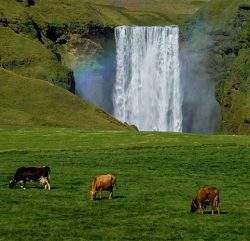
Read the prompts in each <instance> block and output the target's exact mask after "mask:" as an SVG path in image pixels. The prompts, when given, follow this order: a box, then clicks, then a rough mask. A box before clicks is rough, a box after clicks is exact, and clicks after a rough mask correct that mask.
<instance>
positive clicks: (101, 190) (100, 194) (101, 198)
mask: <svg viewBox="0 0 250 241" xmlns="http://www.w3.org/2000/svg"><path fill="white" fill-rule="evenodd" d="M99 192H100V199H102V189H100V191H99Z"/></svg>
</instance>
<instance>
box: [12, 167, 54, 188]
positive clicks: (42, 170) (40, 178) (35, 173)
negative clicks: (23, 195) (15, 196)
mask: <svg viewBox="0 0 250 241" xmlns="http://www.w3.org/2000/svg"><path fill="white" fill-rule="evenodd" d="M49 172H50V168H49V167H47V166H43V167H20V168H18V169H17V170H16V174H15V175H14V177H13V178H12V179H11V181H10V183H9V188H14V187H15V186H16V184H17V183H18V182H19V183H20V185H21V187H22V188H23V189H25V184H26V182H27V181H30V182H32V181H34V182H39V183H40V184H41V185H42V186H44V189H49V190H50V177H49Z"/></svg>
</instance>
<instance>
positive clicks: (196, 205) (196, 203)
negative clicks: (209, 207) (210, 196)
mask: <svg viewBox="0 0 250 241" xmlns="http://www.w3.org/2000/svg"><path fill="white" fill-rule="evenodd" d="M198 207H199V204H198V201H197V199H196V198H194V199H193V200H192V203H191V210H190V212H191V213H194V212H195V211H196V210H197V209H198Z"/></svg>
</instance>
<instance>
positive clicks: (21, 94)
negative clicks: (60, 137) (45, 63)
mask: <svg viewBox="0 0 250 241" xmlns="http://www.w3.org/2000/svg"><path fill="white" fill-rule="evenodd" d="M0 96H1V98H0V113H1V114H0V126H12V125H13V126H30V127H36V126H64V127H82V128H87V129H106V130H108V129H116V130H126V129H127V127H125V126H124V125H123V124H121V123H120V122H118V121H117V120H115V119H114V118H112V117H111V116H109V115H108V114H106V113H105V112H103V111H102V110H100V109H98V108H97V107H95V106H94V105H92V104H90V103H87V102H86V101H83V100H81V99H80V98H79V97H77V96H75V95H73V94H71V93H70V92H68V91H66V90H64V89H62V88H59V87H56V86H54V85H52V84H50V83H48V82H46V81H42V80H39V79H32V78H27V77H22V76H20V75H16V74H15V73H13V72H11V71H7V70H4V69H2V68H1V69H0Z"/></svg>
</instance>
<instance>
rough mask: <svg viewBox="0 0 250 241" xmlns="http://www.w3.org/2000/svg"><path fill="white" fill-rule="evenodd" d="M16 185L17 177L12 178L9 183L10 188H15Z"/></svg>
mask: <svg viewBox="0 0 250 241" xmlns="http://www.w3.org/2000/svg"><path fill="white" fill-rule="evenodd" d="M15 186H16V180H15V179H11V180H10V183H9V188H14V187H15Z"/></svg>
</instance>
